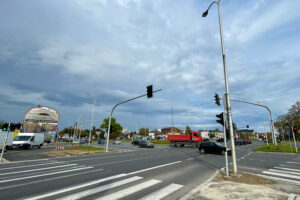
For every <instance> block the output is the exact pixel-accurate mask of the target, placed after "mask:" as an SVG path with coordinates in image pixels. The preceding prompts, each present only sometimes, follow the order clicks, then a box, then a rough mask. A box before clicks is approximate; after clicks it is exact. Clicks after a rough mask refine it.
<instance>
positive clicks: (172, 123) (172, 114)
mask: <svg viewBox="0 0 300 200" xmlns="http://www.w3.org/2000/svg"><path fill="white" fill-rule="evenodd" d="M171 111H172V128H171V132H172V135H173V106H172V107H171Z"/></svg>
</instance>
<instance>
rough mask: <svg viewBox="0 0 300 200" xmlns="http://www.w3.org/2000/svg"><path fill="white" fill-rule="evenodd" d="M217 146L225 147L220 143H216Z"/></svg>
mask: <svg viewBox="0 0 300 200" xmlns="http://www.w3.org/2000/svg"><path fill="white" fill-rule="evenodd" d="M216 145H218V146H219V147H224V145H223V144H221V143H219V142H216Z"/></svg>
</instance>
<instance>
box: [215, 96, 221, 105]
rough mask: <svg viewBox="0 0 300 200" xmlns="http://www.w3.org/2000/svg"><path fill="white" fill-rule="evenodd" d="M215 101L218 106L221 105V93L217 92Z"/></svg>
mask: <svg viewBox="0 0 300 200" xmlns="http://www.w3.org/2000/svg"><path fill="white" fill-rule="evenodd" d="M215 103H216V104H217V105H218V106H220V105H221V104H220V97H219V95H218V94H217V93H216V94H215Z"/></svg>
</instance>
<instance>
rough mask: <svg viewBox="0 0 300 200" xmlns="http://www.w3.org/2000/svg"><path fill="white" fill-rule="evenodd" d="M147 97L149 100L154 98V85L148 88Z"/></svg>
mask: <svg viewBox="0 0 300 200" xmlns="http://www.w3.org/2000/svg"><path fill="white" fill-rule="evenodd" d="M147 97H148V98H151V97H153V86H152V85H148V86H147Z"/></svg>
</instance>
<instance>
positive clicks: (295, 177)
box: [262, 171, 300, 180]
mask: <svg viewBox="0 0 300 200" xmlns="http://www.w3.org/2000/svg"><path fill="white" fill-rule="evenodd" d="M262 173H263V174H269V175H275V176H283V177H287V178H293V179H299V180H300V176H294V175H288V174H280V173H275V172H269V171H263V172H262Z"/></svg>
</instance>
